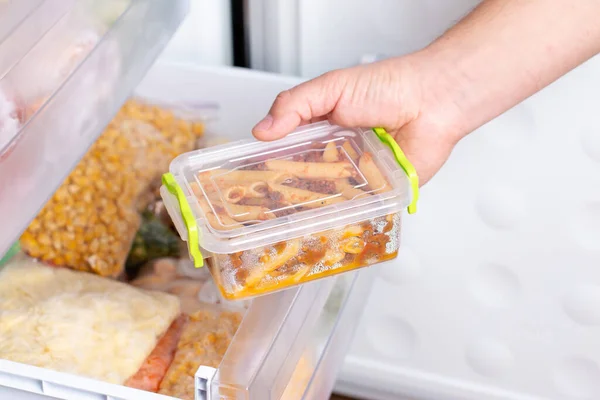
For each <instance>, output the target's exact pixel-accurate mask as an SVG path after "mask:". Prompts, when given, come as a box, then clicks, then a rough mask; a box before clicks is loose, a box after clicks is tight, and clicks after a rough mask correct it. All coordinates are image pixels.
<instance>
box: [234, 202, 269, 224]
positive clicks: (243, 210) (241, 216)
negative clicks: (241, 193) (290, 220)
mask: <svg viewBox="0 0 600 400" xmlns="http://www.w3.org/2000/svg"><path fill="white" fill-rule="evenodd" d="M224 207H225V208H226V209H227V210H228V211H229V214H230V216H231V218H233V219H234V220H236V221H239V222H246V221H256V220H265V219H271V218H275V215H274V214H273V213H272V212H270V210H269V209H268V208H266V207H260V206H247V205H239V204H226V205H224Z"/></svg>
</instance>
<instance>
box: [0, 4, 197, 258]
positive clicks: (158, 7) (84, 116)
mask: <svg viewBox="0 0 600 400" xmlns="http://www.w3.org/2000/svg"><path fill="white" fill-rule="evenodd" d="M15 3H18V5H15V6H14V7H13V6H10V7H9V8H8V9H7V10H3V11H4V12H3V13H2V15H1V16H0V90H1V91H2V92H3V93H5V94H7V95H8V94H10V96H13V97H14V98H15V99H19V101H20V102H25V103H26V106H27V112H28V113H31V114H32V115H31V116H30V117H27V118H25V117H24V118H23V119H24V121H23V123H22V126H20V128H19V131H18V133H17V134H16V136H14V137H12V138H9V139H10V140H9V141H8V142H7V144H6V145H5V144H3V143H0V147H1V149H0V187H1V188H2V190H0V220H1V221H2V229H1V230H0V254H3V253H4V252H5V251H6V250H7V249H8V248H9V247H10V245H11V244H12V242H13V241H14V240H15V239H16V238H17V236H18V235H19V234H20V233H21V232H22V231H23V229H24V228H25V227H26V226H27V224H28V223H29V221H31V219H32V218H33V217H34V216H35V214H36V212H37V211H38V210H39V209H40V208H41V207H42V205H43V204H44V203H45V201H46V200H47V199H48V198H49V197H50V195H51V194H52V193H53V192H54V190H56V188H57V187H58V185H59V184H60V183H61V181H62V180H63V179H64V178H65V176H66V175H67V174H68V173H69V171H70V170H71V169H72V168H73V166H74V165H75V163H76V162H77V160H79V158H80V157H81V156H82V155H83V154H84V152H85V151H86V149H87V148H88V147H89V146H90V144H91V143H92V142H93V141H94V140H95V139H96V137H97V136H98V135H99V133H100V132H101V131H102V129H103V128H104V127H105V126H106V124H107V122H108V120H109V119H110V118H111V117H112V116H113V115H114V113H115V112H116V111H117V109H118V108H119V107H120V105H121V104H122V103H123V102H124V101H125V99H126V98H127V97H128V96H129V95H130V93H131V91H132V89H133V88H134V87H135V86H136V85H137V83H139V81H140V80H141V78H142V77H143V76H144V74H145V73H146V71H147V70H148V68H149V67H150V66H151V65H152V63H153V62H154V60H155V58H156V57H157V56H158V55H159V53H160V52H161V50H162V49H163V47H164V46H165V45H166V43H167V41H168V40H169V38H170V36H171V34H172V33H173V32H174V31H175V29H176V28H177V26H178V25H179V23H180V22H181V20H182V19H183V17H184V16H185V13H186V10H187V6H188V2H187V1H186V0H176V1H173V0H110V1H106V2H102V3H100V2H88V3H86V2H78V1H73V0H45V1H32V0H27V1H23V2H11V5H12V4H15ZM88 4H89V5H88ZM93 6H98V7H100V8H101V9H100V10H95V9H94V10H89V9H88V8H90V7H93ZM2 7H4V6H2V5H0V11H2ZM103 7H106V9H104V8H103ZM111 7H112V8H111ZM110 13H113V14H110ZM103 18H105V19H109V20H110V21H111V22H110V23H106V22H105V21H104V22H103V20H102V19H103ZM6 21H10V22H11V26H10V27H9V26H8V25H4V22H6ZM97 26H102V28H101V29H100V28H98V29H96V30H94V29H92V28H93V27H97ZM73 38H80V40H81V43H78V42H76V44H75V46H74V47H73V42H72V39H73ZM2 39H3V40H2ZM78 40H79V39H78ZM90 41H92V43H94V44H93V45H92V46H90V43H89V42H90ZM63 45H64V47H63ZM78 46H79V47H78ZM86 46H87V47H86ZM90 47H91V48H90ZM82 53H83V55H82ZM65 54H66V56H65V57H64V58H65V59H66V60H69V59H70V58H71V57H74V58H76V59H78V60H79V58H83V59H82V60H81V61H77V62H76V63H75V64H74V65H69V69H71V71H70V72H68V73H67V72H65V71H66V70H64V68H66V67H65V66H64V65H62V64H60V62H59V61H57V60H56V59H57V58H59V57H58V56H59V55H65ZM54 67H55V68H54ZM53 68H54V69H53ZM54 75H56V76H54ZM49 76H51V78H52V79H50V78H49ZM15 102H16V100H15ZM7 140H8V139H7ZM15 210H19V212H15Z"/></svg>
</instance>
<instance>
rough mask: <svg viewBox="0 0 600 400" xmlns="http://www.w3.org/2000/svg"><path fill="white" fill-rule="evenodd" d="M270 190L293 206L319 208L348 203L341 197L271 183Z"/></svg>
mask: <svg viewBox="0 0 600 400" xmlns="http://www.w3.org/2000/svg"><path fill="white" fill-rule="evenodd" d="M269 189H271V191H273V192H278V193H280V194H281V195H282V196H283V200H284V201H287V202H289V203H291V204H296V205H302V207H308V208H317V207H323V206H327V205H330V204H335V203H343V202H344V201H346V200H345V199H342V198H341V196H337V197H333V196H332V195H329V194H321V193H316V192H311V191H310V190H304V189H297V188H293V187H290V186H285V185H278V184H276V183H269Z"/></svg>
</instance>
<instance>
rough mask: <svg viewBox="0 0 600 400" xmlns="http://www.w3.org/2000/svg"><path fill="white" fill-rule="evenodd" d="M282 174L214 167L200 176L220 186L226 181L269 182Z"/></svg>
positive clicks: (199, 175)
mask: <svg viewBox="0 0 600 400" xmlns="http://www.w3.org/2000/svg"><path fill="white" fill-rule="evenodd" d="M280 176H281V172H279V171H255V170H233V171H230V170H226V169H213V170H210V171H204V172H201V173H199V174H198V178H199V179H200V180H204V181H210V180H212V181H213V182H215V183H217V185H218V186H220V185H221V184H223V183H226V182H237V183H239V182H267V181H273V180H276V179H277V178H279V177H280Z"/></svg>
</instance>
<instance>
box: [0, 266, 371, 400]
mask: <svg viewBox="0 0 600 400" xmlns="http://www.w3.org/2000/svg"><path fill="white" fill-rule="evenodd" d="M376 272H377V269H376V268H369V269H364V270H361V271H357V272H352V273H348V274H345V275H341V276H339V277H334V278H329V279H325V280H322V281H319V282H313V283H310V284H306V285H303V286H301V287H299V288H296V289H290V290H287V291H283V292H278V293H275V294H273V295H269V296H263V297H260V298H258V299H256V300H254V301H253V303H252V304H251V306H250V307H249V309H248V310H247V312H246V315H245V316H244V320H243V321H242V324H241V325H240V327H239V330H238V332H237V334H236V335H235V337H234V339H233V341H232V343H231V345H230V347H229V348H228V350H227V352H226V354H225V357H224V359H223V360H222V362H221V365H220V366H219V368H217V369H213V368H209V367H200V369H199V370H198V373H197V378H196V382H197V383H196V390H197V395H198V398H199V399H207V400H210V399H213V400H215V399H249V400H252V399H256V400H270V399H272V400H277V399H289V400H292V399H307V400H309V399H325V398H327V397H328V396H329V394H330V393H331V390H332V388H333V385H334V382H335V378H336V375H337V371H338V369H339V367H340V366H341V363H342V360H343V357H344V355H345V352H346V350H347V347H348V346H349V344H350V341H351V339H352V337H353V335H352V332H353V331H354V330H353V329H352V327H353V326H354V325H355V324H356V323H357V321H358V319H359V318H360V315H361V314H362V311H363V308H364V307H363V305H364V304H363V299H364V298H365V297H366V296H367V295H368V294H369V291H370V288H371V284H372V281H373V278H374V275H375V274H376ZM0 398H6V399H9V398H10V399H15V400H38V399H44V400H47V399H51V400H52V399H60V400H63V399H64V400H92V399H93V400H95V399H98V400H100V399H102V400H105V399H110V400H160V399H174V398H172V397H168V396H161V395H158V394H154V393H148V392H143V391H140V390H136V389H131V388H126V387H123V386H118V385H113V384H108V383H103V382H99V381H95V380H92V379H87V378H81V377H78V376H74V375H69V374H64V373H58V372H54V371H49V370H45V369H42V368H36V367H31V366H27V365H23V364H18V363H13V362H9V361H6V360H0Z"/></svg>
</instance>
